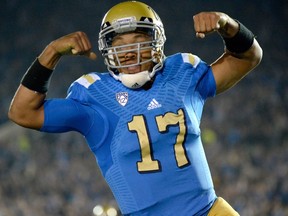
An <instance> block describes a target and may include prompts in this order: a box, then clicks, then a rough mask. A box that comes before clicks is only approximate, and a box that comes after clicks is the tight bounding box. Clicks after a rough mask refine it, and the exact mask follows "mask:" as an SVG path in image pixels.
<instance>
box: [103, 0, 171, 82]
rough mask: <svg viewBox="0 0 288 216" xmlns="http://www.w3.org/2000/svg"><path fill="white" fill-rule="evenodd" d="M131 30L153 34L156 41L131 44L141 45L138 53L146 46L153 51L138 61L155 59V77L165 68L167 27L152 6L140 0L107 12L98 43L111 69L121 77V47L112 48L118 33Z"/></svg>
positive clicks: (119, 5)
mask: <svg viewBox="0 0 288 216" xmlns="http://www.w3.org/2000/svg"><path fill="white" fill-rule="evenodd" d="M130 32H140V33H145V34H147V35H149V36H151V38H152V40H151V41H149V42H148V43H149V44H150V45H148V43H146V42H145V44H144V43H137V44H130V45H128V46H131V45H133V46H137V50H136V49H135V51H138V52H139V50H141V49H143V48H142V46H144V47H145V49H148V48H149V49H151V50H152V51H151V59H149V60H147V61H145V62H138V63H139V64H144V63H146V62H148V61H150V62H153V63H154V67H153V69H152V71H151V73H150V76H151V77H152V76H154V74H155V72H156V71H158V70H160V69H161V68H162V66H163V60H164V58H165V56H164V43H165V41H166V37H165V32H164V27H163V23H162V21H161V19H160V17H159V16H158V14H157V13H156V12H155V11H154V10H153V9H152V8H151V7H150V6H148V5H146V4H144V3H142V2H137V1H127V2H122V3H119V4H117V5H115V6H114V7H112V8H111V9H110V10H109V11H108V12H107V13H106V14H105V16H104V18H103V20H102V24H101V29H100V33H99V40H98V45H99V50H100V52H101V53H102V56H103V57H104V59H105V60H104V62H105V64H106V66H107V68H108V71H109V72H110V73H111V75H112V76H113V77H114V78H115V79H117V80H119V78H118V77H117V76H118V74H117V73H118V72H117V71H118V69H119V68H121V67H122V66H121V64H120V62H119V59H118V54H119V52H118V51H117V50H118V49H116V47H112V42H113V38H114V37H115V36H116V35H117V34H123V33H130ZM139 59H140V58H139ZM117 61H118V62H117ZM139 61H140V60H139ZM126 67H127V66H126Z"/></svg>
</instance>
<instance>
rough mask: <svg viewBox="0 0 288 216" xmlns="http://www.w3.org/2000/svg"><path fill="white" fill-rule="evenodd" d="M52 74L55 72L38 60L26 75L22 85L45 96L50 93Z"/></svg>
mask: <svg viewBox="0 0 288 216" xmlns="http://www.w3.org/2000/svg"><path fill="white" fill-rule="evenodd" d="M52 73H53V70H51V69H48V68H46V67H44V66H43V65H41V64H40V62H39V60H38V58H36V60H35V61H34V62H33V63H32V65H31V66H30V67H29V68H28V70H27V72H26V73H25V74H24V76H23V78H22V80H21V84H22V85H23V86H25V87H27V88H28V89H30V90H32V91H36V92H39V93H42V94H45V93H46V92H47V91H48V86H49V83H50V79H51V76H52Z"/></svg>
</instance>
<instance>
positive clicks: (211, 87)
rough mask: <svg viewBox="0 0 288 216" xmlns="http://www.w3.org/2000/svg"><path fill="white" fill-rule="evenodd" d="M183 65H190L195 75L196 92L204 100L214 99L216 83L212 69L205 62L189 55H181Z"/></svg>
mask: <svg viewBox="0 0 288 216" xmlns="http://www.w3.org/2000/svg"><path fill="white" fill-rule="evenodd" d="M182 58H183V62H184V63H188V64H190V65H191V66H192V67H193V68H194V71H195V72H196V74H195V82H197V85H196V89H195V90H196V91H197V92H199V94H200V95H201V97H202V98H203V99H204V100H206V99H207V98H208V97H214V96H215V94H216V82H215V79H214V75H213V72H212V68H211V66H210V65H208V64H207V63H206V62H204V61H202V60H201V59H200V58H199V57H198V56H196V55H193V54H191V53H182Z"/></svg>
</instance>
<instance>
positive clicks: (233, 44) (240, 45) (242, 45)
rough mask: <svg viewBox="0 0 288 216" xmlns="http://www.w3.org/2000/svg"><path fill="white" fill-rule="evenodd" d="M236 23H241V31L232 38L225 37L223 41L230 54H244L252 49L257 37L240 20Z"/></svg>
mask: <svg viewBox="0 0 288 216" xmlns="http://www.w3.org/2000/svg"><path fill="white" fill-rule="evenodd" d="M235 21H236V22H238V23H239V31H238V32H237V34H236V35H235V36H234V37H232V38H226V37H223V41H224V44H225V46H226V49H228V50H229V51H230V52H233V53H243V52H245V51H247V50H248V49H250V47H251V46H252V44H253V41H254V38H255V36H254V34H253V33H252V32H251V31H250V30H249V29H247V28H246V27H245V26H244V25H243V24H242V23H240V22H239V21H238V20H235Z"/></svg>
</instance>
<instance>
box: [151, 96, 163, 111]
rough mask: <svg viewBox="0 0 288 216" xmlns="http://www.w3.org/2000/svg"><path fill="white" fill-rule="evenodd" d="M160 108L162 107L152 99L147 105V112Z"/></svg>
mask: <svg viewBox="0 0 288 216" xmlns="http://www.w3.org/2000/svg"><path fill="white" fill-rule="evenodd" d="M159 107H162V105H161V104H160V103H158V101H156V100H155V99H154V98H153V99H152V100H151V102H150V103H149V104H148V107H147V110H152V109H156V108H159Z"/></svg>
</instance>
